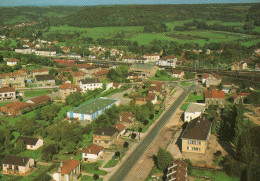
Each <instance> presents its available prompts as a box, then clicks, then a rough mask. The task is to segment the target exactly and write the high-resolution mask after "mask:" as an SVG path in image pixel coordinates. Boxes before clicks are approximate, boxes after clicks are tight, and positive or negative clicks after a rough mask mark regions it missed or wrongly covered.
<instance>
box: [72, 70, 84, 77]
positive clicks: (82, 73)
mask: <svg viewBox="0 0 260 181" xmlns="http://www.w3.org/2000/svg"><path fill="white" fill-rule="evenodd" d="M84 75H86V74H85V73H84V72H80V71H79V72H74V73H72V77H82V76H84Z"/></svg>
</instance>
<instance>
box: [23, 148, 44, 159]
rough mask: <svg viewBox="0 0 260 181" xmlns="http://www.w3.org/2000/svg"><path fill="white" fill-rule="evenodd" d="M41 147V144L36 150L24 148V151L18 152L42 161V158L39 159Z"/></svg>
mask: <svg viewBox="0 0 260 181" xmlns="http://www.w3.org/2000/svg"><path fill="white" fill-rule="evenodd" d="M42 149H43V146H42V147H40V148H38V149H37V150H25V151H24V152H21V153H19V155H20V156H26V157H31V158H33V159H35V160H36V161H42V159H41V156H42Z"/></svg>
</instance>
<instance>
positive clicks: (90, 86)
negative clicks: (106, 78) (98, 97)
mask: <svg viewBox="0 0 260 181" xmlns="http://www.w3.org/2000/svg"><path fill="white" fill-rule="evenodd" d="M79 87H80V88H81V89H82V91H83V92H84V93H85V92H86V91H87V90H94V89H101V88H102V83H101V82H100V81H99V79H97V78H93V79H83V80H80V81H79Z"/></svg>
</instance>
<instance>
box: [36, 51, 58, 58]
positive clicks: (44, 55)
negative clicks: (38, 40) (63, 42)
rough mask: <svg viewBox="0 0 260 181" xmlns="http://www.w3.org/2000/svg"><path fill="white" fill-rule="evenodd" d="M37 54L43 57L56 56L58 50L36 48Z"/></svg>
mask: <svg viewBox="0 0 260 181" xmlns="http://www.w3.org/2000/svg"><path fill="white" fill-rule="evenodd" d="M35 55H38V56H43V57H55V56H56V51H48V50H35Z"/></svg>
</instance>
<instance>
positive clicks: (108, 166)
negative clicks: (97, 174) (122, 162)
mask: <svg viewBox="0 0 260 181" xmlns="http://www.w3.org/2000/svg"><path fill="white" fill-rule="evenodd" d="M118 162H119V159H111V160H109V161H108V162H107V163H106V165H105V166H104V168H110V167H114V166H116V164H117V163H118Z"/></svg>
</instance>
